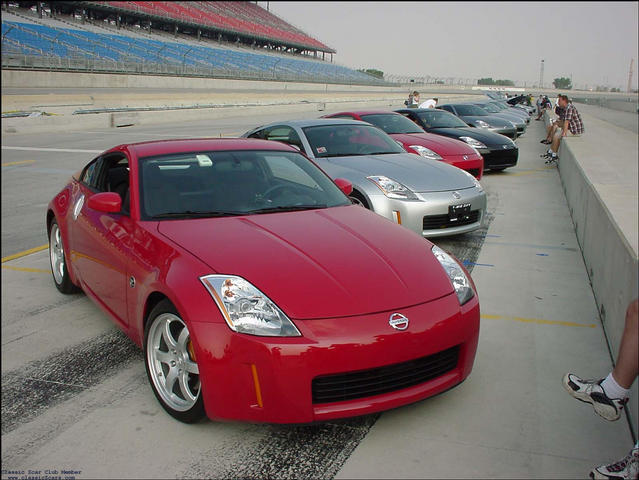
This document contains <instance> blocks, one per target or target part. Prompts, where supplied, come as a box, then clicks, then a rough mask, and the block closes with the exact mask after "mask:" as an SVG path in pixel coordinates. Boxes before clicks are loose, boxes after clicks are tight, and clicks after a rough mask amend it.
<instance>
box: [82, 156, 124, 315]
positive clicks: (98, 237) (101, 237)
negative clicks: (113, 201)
mask: <svg viewBox="0 0 639 480" xmlns="http://www.w3.org/2000/svg"><path fill="white" fill-rule="evenodd" d="M97 169H98V171H97V172H96V174H95V176H94V177H93V180H92V182H93V184H92V185H91V184H88V183H80V190H81V191H80V192H79V193H80V194H81V195H84V197H85V198H84V201H83V202H82V201H81V200H79V197H78V200H77V201H76V202H78V201H79V202H81V203H83V204H82V206H81V208H79V209H78V211H76V212H74V216H75V215H76V213H77V217H75V220H73V221H72V226H71V228H72V237H73V245H72V258H73V262H74V266H75V268H76V270H77V271H78V273H79V275H80V278H81V281H82V283H83V287H84V288H85V289H86V290H88V292H87V293H89V294H90V295H92V296H94V297H96V299H97V300H98V302H99V303H101V304H102V305H103V306H104V307H105V308H106V309H107V310H108V311H109V312H110V313H111V314H112V315H113V316H114V317H116V320H117V321H118V322H119V323H121V324H122V326H123V327H126V326H127V325H128V318H127V306H126V289H127V284H128V278H127V260H126V258H127V256H128V253H129V252H130V233H129V232H131V230H132V226H133V224H132V221H131V219H130V217H129V215H128V212H127V211H126V210H127V209H126V205H124V210H123V211H121V212H118V213H105V212H100V211H97V210H93V209H92V208H90V207H89V205H88V204H89V201H88V200H89V198H90V197H91V196H92V195H95V194H96V193H99V192H104V191H116V192H118V193H121V196H122V198H123V203H124V200H125V199H126V197H127V196H128V193H127V189H128V184H129V178H128V175H129V172H128V162H127V159H126V157H125V156H124V155H123V154H120V153H118V154H116V155H115V156H113V155H112V156H109V157H106V158H104V159H100V161H98V166H97ZM116 171H117V172H118V173H119V175H116V174H115V173H116ZM122 182H125V184H123V183H122Z"/></svg>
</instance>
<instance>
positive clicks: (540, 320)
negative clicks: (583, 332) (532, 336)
mask: <svg viewBox="0 0 639 480" xmlns="http://www.w3.org/2000/svg"><path fill="white" fill-rule="evenodd" d="M481 318H482V319H485V320H511V321H515V322H522V323H536V324H538V325H560V326H562V327H586V328H596V327H597V325H595V324H594V323H577V322H564V321H560V320H545V319H543V318H522V317H510V316H508V315H482V316H481Z"/></svg>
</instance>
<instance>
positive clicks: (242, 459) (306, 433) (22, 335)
mask: <svg viewBox="0 0 639 480" xmlns="http://www.w3.org/2000/svg"><path fill="white" fill-rule="evenodd" d="M324 113H326V112H324ZM317 115H318V114H317V111H309V113H308V114H307V115H305V114H300V113H295V114H291V115H289V116H288V118H305V117H306V118H308V117H316V116H317ZM284 118H287V115H278V116H277V118H275V117H272V116H269V115H263V116H259V117H253V118H239V117H238V118H232V117H229V118H227V119H224V120H215V121H210V122H189V123H181V124H175V125H169V126H167V125H161V126H146V127H128V128H122V129H108V130H101V131H90V132H74V133H60V134H39V135H37V136H36V135H9V136H4V135H3V138H2V174H3V175H2V227H3V228H2V257H3V270H2V273H3V275H2V334H3V335H2V379H1V384H2V406H1V409H2V410H1V414H2V415H1V422H0V423H1V430H2V468H3V469H30V468H33V469H38V468H41V469H47V468H49V469H60V468H68V469H74V470H78V471H81V472H82V473H81V474H80V475H79V476H78V478H334V477H335V476H336V475H337V474H338V472H339V471H340V469H341V468H342V467H343V465H344V464H345V462H346V461H347V460H348V459H349V457H350V456H351V454H352V453H353V451H354V450H355V449H356V447H357V446H358V445H359V444H360V443H361V442H362V441H363V439H365V438H366V436H367V434H368V433H369V431H370V430H371V428H373V427H374V426H375V424H376V422H378V420H379V419H380V417H382V416H383V415H384V413H382V414H375V415H368V416H363V417H358V418H353V419H347V420H341V421H333V422H327V423H322V424H314V425H303V426H287V425H268V424H267V425H259V424H247V423H240V422H211V421H209V420H204V421H202V422H200V423H199V424H196V425H184V424H181V423H179V422H177V421H175V420H173V419H172V418H171V417H169V416H168V415H167V414H166V413H165V412H164V411H163V410H162V409H161V407H160V406H159V404H158V403H157V401H156V399H155V397H154V396H153V394H152V391H151V388H150V386H149V385H148V381H147V378H146V373H145V370H144V363H143V358H142V353H141V351H140V350H139V349H138V348H137V347H136V346H135V345H133V343H132V342H131V341H130V340H128V339H127V337H126V336H125V335H124V334H122V333H121V332H120V331H119V330H118V329H117V328H116V327H115V326H114V325H113V324H112V323H111V322H110V320H109V319H108V318H106V316H105V315H103V314H102V313H101V312H100V311H99V310H98V309H97V307H95V306H94V305H93V304H92V303H91V302H90V301H89V300H88V299H87V298H86V297H85V296H84V295H83V294H75V295H69V296H62V295H60V294H59V293H58V292H57V290H56V289H55V287H54V285H53V283H52V280H51V278H50V272H49V270H48V269H49V265H48V257H47V251H46V250H45V249H39V247H42V246H43V245H44V244H46V243H47V238H46V229H45V224H44V220H45V212H46V204H47V203H48V201H49V200H50V199H51V198H52V197H53V195H54V194H55V193H56V192H57V191H58V190H59V189H60V188H61V187H62V186H63V185H64V183H65V181H66V180H67V178H68V177H69V175H70V174H71V173H73V172H75V171H77V170H79V169H80V168H81V167H82V166H84V165H85V164H86V163H87V162H88V161H89V160H90V159H91V158H93V157H94V156H95V155H96V154H97V153H99V152H101V151H103V150H105V149H107V148H109V147H111V146H114V145H116V144H120V143H127V142H136V141H145V140H150V139H153V138H194V137H205V136H206V137H219V136H237V135H239V134H241V133H243V132H244V131H247V130H248V129H250V128H252V127H254V126H257V125H261V124H264V123H267V122H269V121H274V120H276V119H280V120H281V119H284ZM531 127H532V128H537V129H538V128H540V125H539V122H537V124H536V125H534V122H533V123H532V124H531ZM537 133H538V132H537ZM537 133H535V134H533V136H534V137H536V136H537ZM530 135H531V134H530V133H528V134H527V136H529V137H530ZM526 140H527V141H526ZM521 142H524V145H525V147H523V146H522V147H521V148H522V151H521V152H520V158H521V155H524V156H528V158H532V157H535V158H537V157H538V152H537V150H538V148H537V147H538V145H536V144H537V142H538V139H537V138H532V139H526V137H524V138H523V139H522V141H521ZM521 142H520V146H521V145H522V143H521ZM526 149H528V150H526ZM93 152H95V153H93ZM537 162H538V158H537ZM549 168H550V167H543V166H541V167H536V168H535V169H532V170H531V169H521V168H519V167H515V168H513V169H512V170H510V169H509V170H506V172H503V173H491V172H488V173H486V174H485V176H484V178H483V179H482V182H481V183H482V185H483V186H484V189H485V191H486V193H487V197H488V212H487V213H488V214H487V219H486V222H485V224H484V226H483V227H482V229H481V230H478V231H475V232H472V233H470V234H466V235H461V236H457V237H449V238H442V239H435V240H434V243H436V244H437V245H440V246H442V247H443V248H445V249H448V250H450V251H452V252H453V253H454V254H455V255H456V256H457V257H458V258H459V259H460V260H462V261H463V262H464V263H465V264H466V265H467V267H468V269H469V270H471V271H472V270H473V268H474V267H475V266H476V265H480V264H476V262H477V259H478V257H479V254H480V252H481V249H482V246H483V245H484V242H485V240H486V238H487V237H488V240H494V239H491V235H489V234H488V230H489V227H490V224H491V222H492V221H493V220H494V218H495V215H496V214H499V213H496V208H497V206H498V205H499V204H500V201H501V199H500V187H501V186H504V185H506V183H507V182H509V181H512V178H509V176H510V177H513V176H522V175H524V176H525V175H537V176H544V175H548V174H550V173H551V170H549ZM552 171H554V170H552ZM509 173H510V175H509ZM557 248H559V247H557ZM561 248H564V250H566V249H568V248H572V249H574V248H573V247H561ZM31 249H33V250H34V252H33V253H31V254H29V255H25V256H22V257H20V258H18V259H16V260H12V261H10V262H9V261H5V259H7V258H8V257H9V256H11V255H14V254H20V253H21V252H25V251H27V250H31ZM538 258H540V257H538ZM482 267H484V266H482ZM486 267H490V265H487V266H486ZM470 378H471V379H472V374H471V377H470ZM454 390H455V389H454ZM454 390H453V391H454ZM424 402H428V400H426V401H424ZM420 403H423V402H420ZM400 410H401V409H400ZM2 478H6V477H5V475H3V476H2Z"/></svg>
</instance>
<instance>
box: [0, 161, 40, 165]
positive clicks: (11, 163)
mask: <svg viewBox="0 0 639 480" xmlns="http://www.w3.org/2000/svg"><path fill="white" fill-rule="evenodd" d="M25 163H35V160H20V161H19V162H7V163H3V164H2V166H3V167H12V166H14V165H24V164H25Z"/></svg>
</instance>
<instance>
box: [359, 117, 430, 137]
mask: <svg viewBox="0 0 639 480" xmlns="http://www.w3.org/2000/svg"><path fill="white" fill-rule="evenodd" d="M361 119H362V120H364V121H365V122H368V123H372V124H373V125H376V126H378V127H379V128H381V129H382V130H384V131H385V132H386V133H424V130H422V129H421V128H419V127H418V126H417V125H415V122H412V121H411V120H409V119H408V118H406V117H404V116H402V115H399V114H392V113H389V114H379V113H376V114H370V115H362V116H361Z"/></svg>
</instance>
